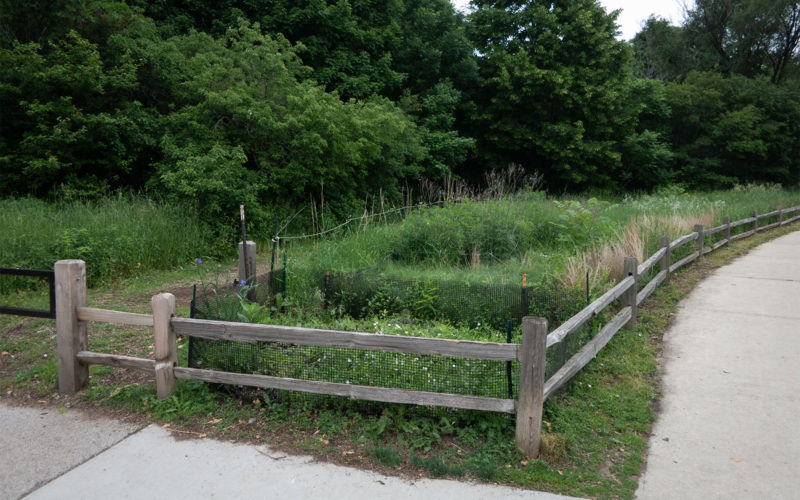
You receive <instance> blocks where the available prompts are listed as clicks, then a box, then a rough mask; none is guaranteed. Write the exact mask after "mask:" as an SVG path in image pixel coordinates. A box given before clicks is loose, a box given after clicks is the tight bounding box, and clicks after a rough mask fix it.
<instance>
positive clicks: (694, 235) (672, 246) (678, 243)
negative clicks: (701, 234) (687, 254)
mask: <svg viewBox="0 0 800 500" xmlns="http://www.w3.org/2000/svg"><path fill="white" fill-rule="evenodd" d="M696 239H697V233H691V234H687V235H685V236H681V237H680V238H678V239H677V240H675V241H673V242H671V243H670V244H669V248H670V249H671V250H675V249H677V248H680V247H682V246H683V245H685V244H687V243H689V242H690V241H694V240H696Z"/></svg>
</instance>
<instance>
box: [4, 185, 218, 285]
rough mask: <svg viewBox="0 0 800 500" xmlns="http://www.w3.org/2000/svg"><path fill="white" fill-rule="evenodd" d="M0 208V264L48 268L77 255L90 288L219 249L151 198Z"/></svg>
mask: <svg viewBox="0 0 800 500" xmlns="http://www.w3.org/2000/svg"><path fill="white" fill-rule="evenodd" d="M0 211H2V213H3V214H4V217H3V218H2V219H0V266H2V267H20V268H33V269H52V268H53V264H54V263H55V261H57V260H59V259H83V260H85V261H86V272H87V278H88V281H89V285H90V286H95V285H97V284H99V283H100V282H104V281H109V280H113V279H117V278H121V277H124V276H131V275H133V274H137V273H141V272H143V271H145V270H159V269H160V270H166V269H172V268H175V267H177V266H180V265H186V264H188V263H189V262H191V261H192V260H194V259H196V258H198V257H207V256H209V255H217V254H218V253H219V252H220V251H221V249H220V248H218V247H216V246H215V245H214V243H213V242H212V240H211V238H210V235H209V234H208V231H207V230H206V229H205V228H204V227H203V225H202V224H201V223H200V221H199V220H198V219H197V216H196V215H195V214H192V213H191V212H190V211H189V210H187V209H186V208H185V207H182V206H180V205H167V204H163V203H159V202H154V201H151V200H149V199H135V198H124V197H120V198H107V199H105V200H102V201H100V202H62V203H46V202H43V201H39V200H35V199H29V198H23V199H19V200H13V199H6V200H0Z"/></svg>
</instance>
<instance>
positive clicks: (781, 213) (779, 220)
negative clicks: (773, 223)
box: [778, 205, 783, 227]
mask: <svg viewBox="0 0 800 500" xmlns="http://www.w3.org/2000/svg"><path fill="white" fill-rule="evenodd" d="M782 225H783V207H782V206H781V205H778V227H781V226H782Z"/></svg>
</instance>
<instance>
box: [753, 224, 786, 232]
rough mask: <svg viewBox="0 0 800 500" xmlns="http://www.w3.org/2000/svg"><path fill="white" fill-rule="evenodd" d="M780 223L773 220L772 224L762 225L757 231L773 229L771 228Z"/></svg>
mask: <svg viewBox="0 0 800 500" xmlns="http://www.w3.org/2000/svg"><path fill="white" fill-rule="evenodd" d="M780 225H781V223H780V222H773V223H772V224H767V225H766V226H763V227H761V228H759V229H758V230H759V231H766V230H767V229H773V228H776V227H778V226H780Z"/></svg>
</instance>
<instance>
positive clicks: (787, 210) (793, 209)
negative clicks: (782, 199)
mask: <svg viewBox="0 0 800 500" xmlns="http://www.w3.org/2000/svg"><path fill="white" fill-rule="evenodd" d="M798 210H800V205H796V206H794V207H789V208H784V209H783V213H784V214H790V213H792V212H797V211H798Z"/></svg>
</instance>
